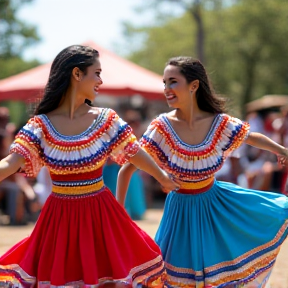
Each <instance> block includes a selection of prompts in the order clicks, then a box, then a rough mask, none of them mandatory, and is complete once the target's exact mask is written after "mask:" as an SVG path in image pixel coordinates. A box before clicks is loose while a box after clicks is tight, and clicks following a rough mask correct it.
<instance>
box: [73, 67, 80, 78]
mask: <svg viewBox="0 0 288 288" xmlns="http://www.w3.org/2000/svg"><path fill="white" fill-rule="evenodd" d="M71 76H72V77H73V78H74V79H75V80H76V81H81V79H82V71H81V70H80V69H79V68H78V67H74V68H73V70H72V75H71Z"/></svg>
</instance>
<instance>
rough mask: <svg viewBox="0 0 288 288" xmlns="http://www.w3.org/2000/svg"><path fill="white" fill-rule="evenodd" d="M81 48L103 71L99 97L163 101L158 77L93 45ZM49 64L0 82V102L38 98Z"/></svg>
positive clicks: (47, 73)
mask: <svg viewBox="0 0 288 288" xmlns="http://www.w3.org/2000/svg"><path fill="white" fill-rule="evenodd" d="M83 45H87V46H91V47H93V48H94V49H96V50H98V51H99V53H100V61H101V66H102V70H103V72H102V73H101V78H102V79H103V82H104V84H103V85H101V87H100V91H99V92H100V94H101V93H102V94H109V95H113V96H132V95H135V94H140V95H142V96H143V97H145V98H147V99H155V100H162V99H163V100H164V97H163V84H162V77H161V76H160V75H158V74H156V73H154V72H151V71H149V70H147V69H145V68H142V67H140V66H138V65H136V64H134V63H132V62H130V61H128V60H126V59H123V58H121V57H119V56H117V55H116V54H114V53H112V52H110V51H108V50H106V49H104V48H102V47H100V46H98V45H96V44H95V43H94V42H90V41H89V42H85V43H83ZM55 56H56V55H55ZM51 64H52V63H48V64H44V65H41V66H38V67H36V68H33V69H30V70H28V71H25V72H22V73H20V74H18V75H15V76H11V77H8V78H6V79H3V80H0V101H2V100H23V101H25V100H30V101H31V100H32V99H33V98H38V97H39V96H40V95H41V94H40V93H41V92H42V91H43V88H44V86H45V84H46V82H47V80H48V76H49V72H50V67H51Z"/></svg>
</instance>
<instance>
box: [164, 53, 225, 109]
mask: <svg viewBox="0 0 288 288" xmlns="http://www.w3.org/2000/svg"><path fill="white" fill-rule="evenodd" d="M168 65H172V66H176V67H178V68H179V71H180V73H181V74H182V75H183V76H184V77H185V79H186V81H187V83H191V82H192V81H194V80H199V88H198V89H197V91H196V100H197V104H198V106H199V108H200V109H201V110H203V111H206V112H211V113H224V112H226V107H225V103H226V100H225V99H223V98H220V97H217V96H216V94H215V92H214V89H213V87H212V84H211V83H210V80H209V78H208V76H207V73H206V70H205V68H204V66H203V65H202V63H201V62H200V61H199V60H197V59H193V58H192V57H186V56H179V57H173V58H170V59H169V60H168V62H167V63H166V66H168Z"/></svg>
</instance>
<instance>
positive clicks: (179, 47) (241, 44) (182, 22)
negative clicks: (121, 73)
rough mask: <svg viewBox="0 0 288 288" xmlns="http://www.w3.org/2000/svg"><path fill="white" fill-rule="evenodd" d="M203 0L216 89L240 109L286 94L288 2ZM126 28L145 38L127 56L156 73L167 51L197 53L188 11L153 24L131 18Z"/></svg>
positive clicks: (207, 52)
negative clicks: (136, 24) (140, 23)
mask: <svg viewBox="0 0 288 288" xmlns="http://www.w3.org/2000/svg"><path fill="white" fill-rule="evenodd" d="M166 2H168V1H166ZM208 2H209V1H207V2H206V6H203V7H204V9H203V13H202V16H203V19H205V21H204V30H205V35H206V36H205V46H204V52H205V59H206V60H205V66H206V68H207V70H208V72H209V74H210V77H211V78H212V80H213V81H212V82H213V83H214V84H215V86H216V91H218V92H219V93H221V94H225V95H227V96H228V97H229V98H231V99H232V100H233V102H234V105H235V106H239V107H240V110H242V111H243V108H244V105H245V103H247V102H249V101H250V100H252V99H254V98H258V97H260V96H263V95H264V94H287V90H288V87H287V86H288V57H285V54H286V51H287V48H288V47H287V41H286V40H285V39H286V38H287V35H288V25H286V22H287V16H288V3H287V1H284V0H262V1H261V3H259V2H258V1H249V0H241V1H234V2H233V3H232V2H230V3H229V4H230V5H223V3H224V2H222V1H218V3H216V2H215V1H212V2H213V3H214V4H215V5H214V6H213V7H212V8H213V9H212V8H211V6H209V5H208ZM216 4H217V5H216ZM232 4H233V5H232ZM162 19H164V18H162ZM126 28H127V26H126ZM128 28H129V30H127V31H128V33H127V34H126V35H127V37H128V38H129V37H130V38H133V35H135V34H136V35H137V36H139V33H141V35H142V39H141V40H142V41H143V42H144V44H143V45H142V47H140V48H138V49H137V50H136V51H134V52H133V53H131V54H130V57H129V58H130V59H131V60H132V61H134V62H136V63H138V64H140V65H142V66H144V67H146V68H148V69H151V70H153V71H155V72H158V73H162V71H163V66H164V63H165V62H166V61H167V59H168V58H169V57H171V56H176V55H192V56H193V55H197V48H196V47H197V46H196V43H195V42H196V41H195V40H194V39H195V37H194V36H195V35H196V34H197V27H196V25H195V23H194V22H193V21H191V15H190V12H189V11H186V12H185V13H184V14H183V15H180V16H178V17H169V18H166V20H165V21H162V23H161V25H157V26H154V27H153V26H150V27H138V28H134V27H133V25H131V23H130V26H129V27H128ZM133 29H134V30H133ZM143 35H144V36H143ZM136 38H137V37H136ZM138 38H139V37H138ZM129 43H131V41H130V42H129Z"/></svg>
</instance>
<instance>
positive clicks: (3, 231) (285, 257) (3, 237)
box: [0, 209, 288, 288]
mask: <svg viewBox="0 0 288 288" xmlns="http://www.w3.org/2000/svg"><path fill="white" fill-rule="evenodd" d="M161 216H162V210H161V209H148V210H147V212H146V216H145V220H141V221H136V222H137V224H138V225H139V226H140V227H141V228H142V229H143V230H144V231H146V232H147V233H148V234H149V235H150V236H151V237H154V235H155V233H156V230H157V227H158V225H159V221H160V219H161ZM33 227H34V226H33V225H32V224H31V225H27V226H20V227H8V226H0V255H2V254H3V253H4V252H5V251H7V250H8V249H9V248H10V247H11V246H12V245H13V244H15V243H17V242H18V241H19V240H21V239H23V238H24V237H26V236H28V235H29V234H30V233H31V231H32V229H33ZM269 284H270V285H271V286H270V287H271V288H288V239H287V240H286V241H285V242H284V244H283V245H282V247H281V251H280V254H279V256H278V258H277V261H276V264H275V266H274V269H273V272H272V275H271V277H270V281H269Z"/></svg>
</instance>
